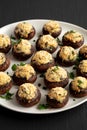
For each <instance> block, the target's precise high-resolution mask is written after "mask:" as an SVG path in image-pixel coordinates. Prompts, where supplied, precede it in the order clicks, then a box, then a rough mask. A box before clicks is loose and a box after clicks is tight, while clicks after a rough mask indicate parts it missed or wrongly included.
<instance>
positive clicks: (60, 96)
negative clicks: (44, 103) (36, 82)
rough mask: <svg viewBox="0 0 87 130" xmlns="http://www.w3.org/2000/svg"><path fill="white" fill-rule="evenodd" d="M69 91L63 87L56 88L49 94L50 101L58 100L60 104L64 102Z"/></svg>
mask: <svg viewBox="0 0 87 130" xmlns="http://www.w3.org/2000/svg"><path fill="white" fill-rule="evenodd" d="M67 93H68V92H67V90H65V89H64V88H62V87H56V88H52V89H51V90H50V91H49V92H48V96H49V98H50V99H54V100H57V101H58V102H60V103H62V102H63V101H64V99H65V98H66V96H67Z"/></svg>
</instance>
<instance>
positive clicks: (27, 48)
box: [14, 39, 31, 54]
mask: <svg viewBox="0 0 87 130" xmlns="http://www.w3.org/2000/svg"><path fill="white" fill-rule="evenodd" d="M14 51H15V52H17V53H25V54H30V53H31V44H30V42H29V41H28V40H25V39H22V40H20V42H19V43H18V44H15V45H14Z"/></svg>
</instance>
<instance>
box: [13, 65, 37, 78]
mask: <svg viewBox="0 0 87 130" xmlns="http://www.w3.org/2000/svg"><path fill="white" fill-rule="evenodd" d="M35 74H36V73H35V70H34V69H33V67H32V66H31V65H30V64H25V65H24V66H17V69H16V71H15V75H16V77H19V78H26V79H27V80H28V79H29V78H31V77H32V76H33V75H35Z"/></svg>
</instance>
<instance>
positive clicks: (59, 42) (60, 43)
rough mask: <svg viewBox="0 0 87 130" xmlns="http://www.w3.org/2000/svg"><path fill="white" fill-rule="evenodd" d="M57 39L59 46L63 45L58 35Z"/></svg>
mask: <svg viewBox="0 0 87 130" xmlns="http://www.w3.org/2000/svg"><path fill="white" fill-rule="evenodd" d="M56 40H57V43H58V45H59V46H63V43H62V42H61V41H60V39H59V38H58V37H57V38H56Z"/></svg>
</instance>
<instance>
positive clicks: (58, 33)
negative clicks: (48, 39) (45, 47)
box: [42, 27, 62, 38]
mask: <svg viewBox="0 0 87 130" xmlns="http://www.w3.org/2000/svg"><path fill="white" fill-rule="evenodd" d="M42 31H43V34H50V33H49V31H48V30H46V29H44V27H43V30H42ZM61 31H62V28H61V27H60V31H58V32H54V33H52V34H51V35H52V36H53V37H54V38H56V37H58V36H59V35H60V33H61Z"/></svg>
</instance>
